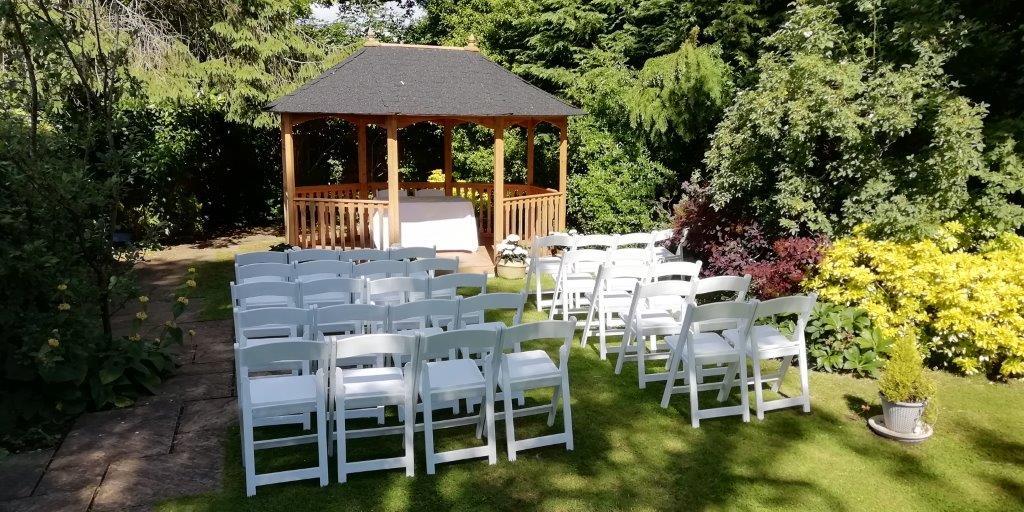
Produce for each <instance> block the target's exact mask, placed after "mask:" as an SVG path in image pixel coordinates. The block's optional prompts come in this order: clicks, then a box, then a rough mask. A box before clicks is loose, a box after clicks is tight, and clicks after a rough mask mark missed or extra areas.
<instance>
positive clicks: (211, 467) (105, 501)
mask: <svg viewBox="0 0 1024 512" xmlns="http://www.w3.org/2000/svg"><path fill="white" fill-rule="evenodd" d="M222 458H223V453H218V454H211V453H210V452H209V450H207V449H203V450H196V451H188V452H180V453H172V454H169V455H159V456H154V457H146V458H141V459H127V460H121V461H118V462H114V463H113V464H111V465H110V468H109V469H107V474H106V476H105V477H104V478H103V484H102V485H100V488H99V490H98V491H97V492H96V498H95V500H93V505H92V510H96V511H104V510H123V509H125V508H129V507H138V506H148V505H153V504H156V503H157V502H159V501H163V500H166V499H169V498H174V497H179V496H190V495H194V494H201V493H205V492H211V491H214V490H216V489H218V488H219V487H220V485H221V470H222V466H223V463H222V462H221V459H222Z"/></svg>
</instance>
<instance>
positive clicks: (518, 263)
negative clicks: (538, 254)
mask: <svg viewBox="0 0 1024 512" xmlns="http://www.w3.org/2000/svg"><path fill="white" fill-rule="evenodd" d="M519 242H520V239H519V235H516V234H511V235H509V236H508V237H506V238H505V239H504V240H502V241H501V243H500V244H498V246H497V247H496V248H495V252H497V255H498V266H497V269H496V271H497V274H498V277H503V278H505V279H522V278H524V277H526V257H527V255H528V254H529V252H528V251H527V250H526V248H525V247H523V246H521V245H519Z"/></svg>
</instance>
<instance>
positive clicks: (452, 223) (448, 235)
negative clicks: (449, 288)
mask: <svg viewBox="0 0 1024 512" xmlns="http://www.w3.org/2000/svg"><path fill="white" fill-rule="evenodd" d="M398 216H399V218H400V219H401V221H402V226H401V230H402V246H403V247H436V248H437V250H439V251H469V252H474V251H476V250H477V248H478V247H479V246H480V241H479V240H478V239H477V236H476V216H475V215H474V214H473V203H471V202H469V201H468V200H466V199H463V198H461V197H402V198H401V199H400V200H399V201H398ZM381 217H383V219H382V218H381ZM371 229H372V230H373V243H374V245H376V246H377V247H378V248H385V247H389V246H391V241H390V236H389V231H388V215H387V213H384V215H380V214H374V216H373V223H372V224H371Z"/></svg>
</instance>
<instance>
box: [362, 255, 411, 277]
mask: <svg viewBox="0 0 1024 512" xmlns="http://www.w3.org/2000/svg"><path fill="white" fill-rule="evenodd" d="M408 269H409V262H407V261H395V260H377V261H367V262H366V263H360V264H358V265H356V266H354V267H352V277H365V278H366V279H368V280H370V281H373V280H376V279H384V278H386V277H399V276H406V275H408V273H409V270H408Z"/></svg>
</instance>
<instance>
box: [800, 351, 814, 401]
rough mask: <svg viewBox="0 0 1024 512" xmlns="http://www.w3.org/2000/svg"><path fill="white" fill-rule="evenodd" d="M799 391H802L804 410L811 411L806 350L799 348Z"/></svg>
mask: <svg viewBox="0 0 1024 512" xmlns="http://www.w3.org/2000/svg"><path fill="white" fill-rule="evenodd" d="M798 361H799V365H800V391H801V392H802V393H803V399H804V408H803V409H804V412H811V385H810V382H808V376H807V351H806V350H803V349H801V350H800V354H799V359H798Z"/></svg>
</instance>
